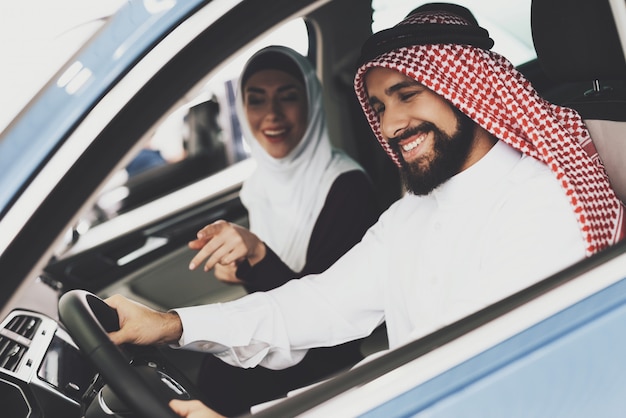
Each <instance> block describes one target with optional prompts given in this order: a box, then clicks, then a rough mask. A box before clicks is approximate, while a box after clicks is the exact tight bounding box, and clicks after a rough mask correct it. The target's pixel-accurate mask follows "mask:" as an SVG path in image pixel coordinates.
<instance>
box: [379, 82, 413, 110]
mask: <svg viewBox="0 0 626 418" xmlns="http://www.w3.org/2000/svg"><path fill="white" fill-rule="evenodd" d="M421 85H422V84H421V83H418V82H417V81H415V80H406V81H401V82H399V83H396V84H394V85H393V86H391V87H387V88H386V89H385V95H386V96H391V95H392V94H394V93H395V92H397V91H399V90H402V89H404V88H407V87H415V86H421ZM378 103H381V101H380V99H378V98H377V97H376V96H371V97H370V98H369V104H370V106H374V105H375V104H378Z"/></svg>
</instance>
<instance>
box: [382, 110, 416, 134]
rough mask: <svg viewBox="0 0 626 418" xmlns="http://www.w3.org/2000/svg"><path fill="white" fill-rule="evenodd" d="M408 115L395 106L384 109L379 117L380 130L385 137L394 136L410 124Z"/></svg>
mask: <svg viewBox="0 0 626 418" xmlns="http://www.w3.org/2000/svg"><path fill="white" fill-rule="evenodd" d="M409 121H410V118H409V115H408V114H407V113H406V112H404V111H402V110H400V109H397V108H394V107H391V108H389V107H388V108H387V109H385V112H384V113H383V115H382V117H381V119H380V130H381V132H382V134H383V136H384V137H385V138H395V137H397V136H398V135H400V134H401V133H402V132H403V131H404V130H405V129H406V128H408V127H409V125H410V122H409Z"/></svg>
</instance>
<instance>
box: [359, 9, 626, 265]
mask: <svg viewBox="0 0 626 418" xmlns="http://www.w3.org/2000/svg"><path fill="white" fill-rule="evenodd" d="M421 23H436V24H446V25H450V24H454V25H468V24H469V23H468V22H467V21H465V20H464V19H462V18H459V17H458V16H455V15H452V14H448V13H445V12H435V13H433V12H423V13H416V14H414V15H411V16H410V17H409V18H407V19H405V20H404V21H403V22H401V23H400V24H399V25H404V24H412V25H415V24H418V25H419V24H421ZM372 67H384V68H388V69H393V70H397V71H399V72H401V73H403V74H405V75H406V76H408V77H410V78H413V79H414V80H416V81H417V82H419V83H421V84H423V85H424V86H426V87H428V88H429V89H431V90H433V91H434V92H436V93H437V94H439V95H440V96H442V97H444V98H445V99H447V100H448V101H449V102H450V103H452V104H453V105H454V106H456V107H457V108H458V109H459V110H460V111H462V112H463V113H465V114H466V115H468V116H469V117H470V118H472V119H473V120H474V121H475V122H476V123H478V124H479V125H480V126H482V127H483V128H484V129H486V130H487V131H488V132H490V133H491V134H493V135H494V136H495V137H496V138H498V139H500V140H501V141H504V142H505V143H507V144H509V145H511V146H512V147H514V148H516V149H517V150H519V151H521V152H523V153H524V154H526V155H529V156H531V157H533V158H535V159H537V160H539V161H542V162H544V163H546V164H547V165H548V166H549V167H550V168H551V170H552V171H553V172H554V174H555V175H556V177H557V179H558V180H560V182H561V185H562V186H563V189H564V191H565V193H566V195H567V196H568V197H569V201H570V203H571V206H572V208H573V210H574V212H575V214H576V215H577V219H578V223H579V225H580V229H581V232H582V235H583V237H584V239H585V240H586V243H587V253H588V255H591V254H593V253H595V252H597V251H599V250H601V249H603V248H606V247H607V246H609V245H611V244H614V243H616V242H617V241H619V240H620V239H621V238H622V237H623V236H624V231H625V229H626V228H625V220H624V207H623V204H622V203H621V202H620V200H619V199H618V198H617V196H616V195H615V192H614V191H613V190H612V189H611V187H610V185H609V181H608V177H607V175H606V172H605V170H604V166H603V164H602V161H601V160H600V158H599V156H598V153H597V151H596V149H595V146H594V144H593V143H592V141H591V136H590V134H589V131H588V130H587V128H586V127H585V124H584V122H583V121H582V119H581V117H580V115H579V114H578V113H577V112H576V111H574V110H572V109H569V108H565V107H560V106H557V105H554V104H552V103H549V102H547V101H546V100H544V99H542V98H541V97H540V96H539V95H538V93H537V92H536V91H535V90H534V88H533V87H532V86H531V84H530V82H529V81H528V80H527V79H526V78H525V77H524V76H523V75H522V74H521V73H520V72H518V71H517V70H516V69H515V67H514V66H513V65H512V64H511V63H510V62H509V61H508V60H507V59H505V58H504V57H502V56H500V55H499V54H497V53H494V52H492V51H488V50H485V49H481V48H478V47H474V46H468V45H459V44H453V43H450V44H447V43H446V44H444V43H440V44H428V45H412V46H405V47H400V48H396V49H393V50H391V51H388V52H385V53H383V54H382V55H379V56H378V57H376V58H374V59H371V60H369V61H368V62H365V63H364V64H363V65H361V67H360V68H359V69H358V71H357V74H356V77H355V81H354V86H355V90H356V93H357V96H358V99H359V102H360V104H361V107H362V108H363V111H364V112H365V115H366V116H367V119H368V122H369V124H370V126H371V127H372V130H373V131H374V133H375V135H376V137H377V138H378V140H379V142H380V143H381V145H382V146H383V148H384V149H385V150H386V151H387V153H388V154H389V156H390V157H391V159H392V160H394V161H395V162H396V164H398V165H399V161H398V158H397V156H396V155H395V153H394V152H393V151H392V150H391V149H390V148H389V146H388V144H387V142H386V141H385V140H384V138H383V136H382V134H381V131H380V125H379V120H378V117H377V116H376V114H375V112H374V111H373V109H372V108H371V106H370V105H369V101H368V97H367V91H366V89H365V86H364V75H365V73H366V72H367V70H368V69H369V68H372Z"/></svg>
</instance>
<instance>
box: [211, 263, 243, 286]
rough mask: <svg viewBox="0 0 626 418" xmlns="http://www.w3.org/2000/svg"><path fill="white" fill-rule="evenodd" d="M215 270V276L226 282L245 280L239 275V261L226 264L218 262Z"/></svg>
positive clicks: (239, 282) (236, 282)
mask: <svg viewBox="0 0 626 418" xmlns="http://www.w3.org/2000/svg"><path fill="white" fill-rule="evenodd" d="M213 271H214V273H215V278H217V279H218V280H220V281H222V282H224V283H229V284H242V283H243V281H241V280H239V278H238V277H237V263H230V264H226V265H224V264H220V263H217V264H216V265H215V267H213Z"/></svg>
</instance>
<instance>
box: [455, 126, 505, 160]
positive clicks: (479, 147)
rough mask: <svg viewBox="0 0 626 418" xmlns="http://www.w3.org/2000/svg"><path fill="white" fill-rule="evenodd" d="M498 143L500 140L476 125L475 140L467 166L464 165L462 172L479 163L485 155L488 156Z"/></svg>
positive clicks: (468, 156)
mask: <svg viewBox="0 0 626 418" xmlns="http://www.w3.org/2000/svg"><path fill="white" fill-rule="evenodd" d="M496 142H498V138H496V137H495V136H493V135H491V134H490V133H489V132H487V131H486V130H485V129H483V128H482V127H481V126H479V125H476V128H475V130H474V140H473V143H472V146H471V148H470V151H469V153H468V155H467V160H466V161H465V164H463V167H462V168H461V171H463V170H466V169H468V168H469V167H471V166H472V165H474V164H476V162H478V161H479V160H480V159H481V158H483V157H484V156H485V155H487V153H488V152H489V150H491V148H493V146H494V145H495V144H496Z"/></svg>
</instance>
